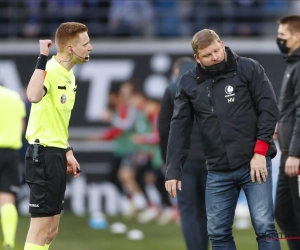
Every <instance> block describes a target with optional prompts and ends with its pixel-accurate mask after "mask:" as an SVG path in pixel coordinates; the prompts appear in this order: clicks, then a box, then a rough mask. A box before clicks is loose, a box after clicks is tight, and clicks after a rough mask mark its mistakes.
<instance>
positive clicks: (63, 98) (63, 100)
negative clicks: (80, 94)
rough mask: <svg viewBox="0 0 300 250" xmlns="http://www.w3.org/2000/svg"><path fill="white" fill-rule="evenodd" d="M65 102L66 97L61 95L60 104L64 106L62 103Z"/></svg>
mask: <svg viewBox="0 0 300 250" xmlns="http://www.w3.org/2000/svg"><path fill="white" fill-rule="evenodd" d="M66 101H67V96H66V95H65V94H63V95H62V96H61V97H60V102H61V103H62V104H64V103H66Z"/></svg>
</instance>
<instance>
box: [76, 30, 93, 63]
mask: <svg viewBox="0 0 300 250" xmlns="http://www.w3.org/2000/svg"><path fill="white" fill-rule="evenodd" d="M92 49H93V47H92V45H91V44H90V38H89V36H88V34H87V32H82V33H80V34H79V35H78V38H77V39H76V42H74V45H73V46H72V51H73V53H74V57H73V58H74V59H75V60H76V63H85V62H87V61H89V57H90V56H89V54H90V52H91V51H92Z"/></svg>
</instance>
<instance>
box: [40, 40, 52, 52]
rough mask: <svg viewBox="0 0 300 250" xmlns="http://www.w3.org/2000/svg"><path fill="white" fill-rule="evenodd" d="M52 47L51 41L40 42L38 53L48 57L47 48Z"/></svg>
mask: <svg viewBox="0 0 300 250" xmlns="http://www.w3.org/2000/svg"><path fill="white" fill-rule="evenodd" d="M51 46H52V41H51V40H49V39H48V40H40V53H41V54H43V55H45V56H48V55H49V48H50V47H51Z"/></svg>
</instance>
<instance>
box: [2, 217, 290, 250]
mask: <svg viewBox="0 0 300 250" xmlns="http://www.w3.org/2000/svg"><path fill="white" fill-rule="evenodd" d="M29 221H30V218H29V217H26V216H20V217H19V224H18V230H17V236H16V249H15V250H23V246H24V241H25V238H26V234H27V230H28V226H29ZM108 221H109V223H113V222H116V221H121V222H124V223H125V224H126V225H127V227H128V229H140V230H141V231H142V232H143V233H144V235H145V238H144V239H143V240H137V241H134V240H128V239H127V238H126V234H112V233H111V232H110V231H109V230H93V229H91V228H90V227H89V226H88V217H76V216H74V215H73V214H71V213H64V214H63V215H62V218H61V223H60V229H59V234H58V236H57V238H56V239H55V241H54V242H53V244H52V245H51V247H50V250H116V249H124V250H167V249H172V250H184V249H186V248H185V244H184V241H183V238H182V234H181V229H180V226H179V225H177V224H175V223H171V224H168V225H165V226H158V225H157V224H156V223H155V222H151V223H148V224H139V223H137V222H136V221H135V220H131V221H127V220H126V219H123V218H121V217H111V218H108ZM234 237H235V241H236V245H237V249H241V250H253V249H257V244H256V241H255V234H254V231H253V229H247V230H234ZM1 240H2V236H0V243H1V245H2V241H1ZM1 245H0V246H1ZM281 245H282V250H288V247H287V244H286V242H285V241H281ZM0 249H1V248H0Z"/></svg>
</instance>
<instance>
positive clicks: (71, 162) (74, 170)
mask: <svg viewBox="0 0 300 250" xmlns="http://www.w3.org/2000/svg"><path fill="white" fill-rule="evenodd" d="M66 157H67V174H73V175H74V177H75V178H77V177H78V176H80V172H81V171H80V165H79V163H78V162H77V160H76V159H75V157H74V155H73V152H72V150H70V151H68V152H67V154H66Z"/></svg>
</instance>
